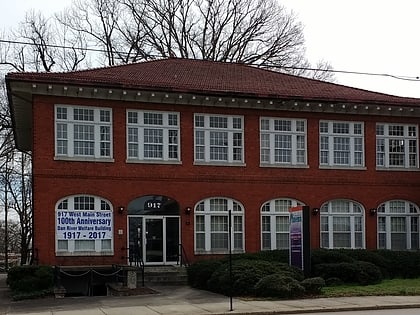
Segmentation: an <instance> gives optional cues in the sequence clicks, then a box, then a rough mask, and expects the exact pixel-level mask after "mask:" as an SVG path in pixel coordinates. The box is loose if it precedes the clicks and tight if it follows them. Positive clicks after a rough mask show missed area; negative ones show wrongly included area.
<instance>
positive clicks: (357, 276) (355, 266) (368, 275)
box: [313, 261, 382, 285]
mask: <svg viewBox="0 0 420 315" xmlns="http://www.w3.org/2000/svg"><path fill="white" fill-rule="evenodd" d="M313 272H314V274H315V275H317V276H320V277H322V278H324V279H330V278H338V279H340V280H341V281H343V282H344V283H357V284H361V285H367V284H375V283H379V282H381V280H382V274H381V271H380V270H379V268H378V267H377V266H375V265H374V264H372V263H368V262H365V261H355V262H351V263H348V262H341V263H327V264H318V265H315V267H314V270H313Z"/></svg>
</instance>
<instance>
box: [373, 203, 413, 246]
mask: <svg viewBox="0 0 420 315" xmlns="http://www.w3.org/2000/svg"><path fill="white" fill-rule="evenodd" d="M377 216H378V248H380V249H393V250H407V249H412V250H418V249H420V247H419V237H420V234H419V217H420V211H419V207H418V206H416V205H415V204H414V203H411V202H408V201H405V200H391V201H387V202H385V203H383V204H381V205H380V206H379V207H378V213H377Z"/></svg>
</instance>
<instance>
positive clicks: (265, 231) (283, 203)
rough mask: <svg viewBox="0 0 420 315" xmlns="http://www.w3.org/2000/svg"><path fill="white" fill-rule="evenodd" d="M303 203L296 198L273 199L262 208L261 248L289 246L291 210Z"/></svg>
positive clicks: (270, 248)
mask: <svg viewBox="0 0 420 315" xmlns="http://www.w3.org/2000/svg"><path fill="white" fill-rule="evenodd" d="M298 205H303V204H302V203H301V202H299V201H297V200H294V199H273V200H270V201H268V202H266V203H265V204H264V205H263V206H262V208H261V249H262V250H275V249H288V248H289V229H290V228H289V217H290V214H289V210H290V208H291V207H296V206H298Z"/></svg>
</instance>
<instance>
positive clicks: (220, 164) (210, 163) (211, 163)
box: [193, 161, 246, 167]
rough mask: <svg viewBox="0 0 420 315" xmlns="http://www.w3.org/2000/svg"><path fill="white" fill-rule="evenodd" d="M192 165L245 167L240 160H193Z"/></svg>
mask: <svg viewBox="0 0 420 315" xmlns="http://www.w3.org/2000/svg"><path fill="white" fill-rule="evenodd" d="M193 165H196V166H229V167H231V166H235V167H245V166H246V163H242V162H236V163H229V162H214V161H210V162H201V161H199V162H197V161H196V162H194V164H193Z"/></svg>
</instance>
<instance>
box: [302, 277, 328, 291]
mask: <svg viewBox="0 0 420 315" xmlns="http://www.w3.org/2000/svg"><path fill="white" fill-rule="evenodd" d="M300 284H301V285H302V286H303V287H304V288H305V293H306V294H311V295H312V294H319V293H321V289H322V288H323V287H325V280H324V279H323V278H321V277H314V278H306V279H304V280H303V281H301V283H300Z"/></svg>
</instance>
